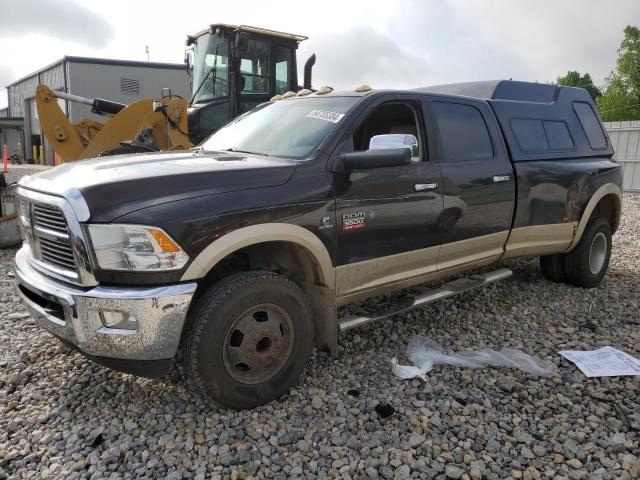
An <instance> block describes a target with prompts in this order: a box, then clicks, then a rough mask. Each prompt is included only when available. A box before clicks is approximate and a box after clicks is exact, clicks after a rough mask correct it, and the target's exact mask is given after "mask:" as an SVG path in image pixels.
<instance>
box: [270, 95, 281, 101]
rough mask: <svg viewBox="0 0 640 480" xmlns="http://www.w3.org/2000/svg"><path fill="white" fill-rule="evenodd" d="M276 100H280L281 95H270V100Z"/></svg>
mask: <svg viewBox="0 0 640 480" xmlns="http://www.w3.org/2000/svg"><path fill="white" fill-rule="evenodd" d="M278 100H282V95H274V96H273V97H271V101H272V102H277V101H278Z"/></svg>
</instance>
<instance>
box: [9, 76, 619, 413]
mask: <svg viewBox="0 0 640 480" xmlns="http://www.w3.org/2000/svg"><path fill="white" fill-rule="evenodd" d="M612 155H613V150H612V147H611V143H610V142H609V139H608V138H607V135H606V134H605V131H604V130H603V127H602V123H601V121H600V119H599V117H598V115H597V113H596V111H595V109H594V105H593V102H592V100H591V98H590V96H589V94H588V93H587V92H586V91H585V90H582V89H575V88H566V87H559V86H555V85H543V84H534V83H524V82H514V81H497V82H474V83H465V84H455V85H445V86H438V87H432V88H422V89H417V90H409V91H389V90H381V91H377V90H371V89H370V88H368V87H364V86H363V87H360V88H358V89H356V90H355V91H350V92H333V91H331V89H330V88H322V89H320V90H318V91H317V92H310V91H308V90H307V91H301V92H299V93H298V94H294V93H292V92H291V93H289V94H286V95H284V98H281V97H278V98H274V99H273V100H272V101H271V102H268V103H266V104H263V105H261V106H259V107H257V108H255V109H254V110H252V111H250V112H249V113H246V114H244V115H243V116H241V117H239V118H237V119H236V120H234V121H233V122H231V123H229V124H228V125H227V126H225V127H224V128H222V129H221V130H219V131H218V132H217V133H215V134H214V135H212V136H211V137H209V138H208V139H207V140H205V141H204V142H203V143H202V144H201V145H200V146H198V147H196V148H194V149H192V150H190V151H186V152H173V153H159V154H158V153H152V154H142V155H129V156H121V157H112V158H100V159H95V160H89V161H85V162H80V163H75V164H66V165H63V166H60V167H57V168H54V169H52V170H49V171H46V172H42V173H39V174H37V175H34V176H31V177H28V178H24V179H23V180H22V181H21V182H20V185H19V187H18V197H19V202H18V203H19V219H20V223H21V229H22V234H23V237H24V243H23V246H22V248H21V249H20V250H19V251H18V253H17V255H16V279H17V287H18V292H19V294H20V296H21V297H22V299H23V300H24V302H25V303H26V305H27V306H28V308H29V309H30V311H31V312H32V313H33V315H34V318H38V319H39V322H40V323H41V324H42V326H43V327H44V328H46V329H47V330H49V331H50V332H52V333H53V334H55V335H56V336H58V337H59V338H61V339H62V340H64V341H66V342H68V343H70V344H72V345H73V346H75V347H76V348H77V349H78V350H80V351H81V352H82V353H83V354H85V355H87V356H88V357H90V358H92V359H94V360H95V361H97V362H100V363H102V364H104V365H107V366H109V367H111V368H115V369H118V370H121V371H125V372H131V373H134V374H138V375H143V376H161V375H164V374H166V373H167V372H168V371H169V370H170V369H171V368H172V367H173V366H174V364H176V365H177V366H180V365H181V366H182V367H181V368H183V369H184V372H185V374H186V376H187V378H188V379H190V381H191V382H192V383H193V384H194V385H195V386H196V387H197V388H199V389H200V390H201V391H202V392H204V393H205V394H206V395H207V396H208V397H209V398H211V399H213V400H215V401H218V402H220V403H222V404H224V405H227V406H231V407H235V408H247V407H251V406H254V405H257V404H261V403H264V402H267V401H269V400H272V399H275V398H277V397H278V396H280V395H282V394H283V393H285V392H286V391H287V390H288V388H289V387H290V386H291V385H293V384H294V383H295V382H296V381H297V380H298V378H299V376H300V375H301V373H302V371H303V369H304V368H305V364H306V362H307V359H308V357H309V355H310V354H311V351H312V349H313V348H314V346H315V347H318V348H327V349H329V350H330V351H333V352H335V351H336V346H337V336H338V333H339V332H340V331H342V330H346V329H349V328H353V327H356V326H358V325H362V324H365V323H368V322H370V321H372V320H376V319H378V318H383V317H385V316H388V315H391V314H396V313H398V312H402V311H405V310H407V309H409V308H413V307H416V306H419V305H423V304H425V303H427V302H430V301H434V300H437V299H441V298H446V297H448V296H451V295H454V294H457V293H460V292H463V291H465V290H468V289H470V288H474V287H477V286H480V285H484V284H486V283H489V282H492V281H495V280H499V279H501V278H506V277H507V276H509V275H510V273H511V272H510V271H509V270H508V269H504V268H501V269H497V270H494V271H489V273H482V274H477V273H475V274H473V273H470V274H469V275H468V276H467V277H463V278H462V279H459V280H455V281H453V282H451V283H448V284H444V285H443V286H441V287H439V288H437V289H433V290H432V291H427V293H425V294H422V295H420V296H417V297H415V298H413V299H412V300H411V299H410V300H409V301H407V300H406V299H405V300H404V301H403V302H402V303H399V304H398V305H394V306H392V307H391V308H390V309H389V310H387V311H384V312H373V313H371V314H370V315H364V316H353V317H348V318H337V316H336V310H337V307H339V306H341V305H345V304H348V303H353V302H356V301H359V300H361V299H364V298H367V297H371V296H374V295H378V294H380V293H384V292H389V291H392V290H396V289H402V288H406V287H409V286H412V285H416V284H420V283H424V282H428V281H432V280H436V279H441V278H443V277H447V276H451V275H454V274H460V273H461V272H466V271H470V270H473V269H476V268H478V267H484V266H487V265H489V264H492V263H494V262H496V261H498V260H501V259H505V258H509V257H514V256H539V257H540V264H541V268H542V272H543V274H544V276H545V277H546V278H547V279H549V280H551V281H554V282H567V283H571V284H573V285H576V286H578V287H586V288H590V287H594V286H596V285H597V284H598V283H599V282H600V281H601V280H602V278H603V276H604V275H605V273H606V270H607V268H608V263H609V257H610V254H611V235H612V234H613V233H614V232H615V231H616V229H617V228H618V224H619V219H620V211H621V198H622V196H621V192H620V184H621V168H620V165H619V164H618V163H616V162H615V161H614V160H612ZM485 271H487V269H484V270H483V272H485Z"/></svg>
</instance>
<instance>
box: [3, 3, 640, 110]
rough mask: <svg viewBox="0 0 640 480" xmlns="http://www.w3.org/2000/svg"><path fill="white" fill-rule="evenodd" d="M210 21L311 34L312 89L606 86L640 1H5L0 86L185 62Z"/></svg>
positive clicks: (636, 21) (638, 16)
mask: <svg viewBox="0 0 640 480" xmlns="http://www.w3.org/2000/svg"><path fill="white" fill-rule="evenodd" d="M211 23H231V24H238V25H239V24H245V25H255V26H260V27H264V28H271V29H274V30H281V31H285V32H290V33H297V34H301V35H305V36H308V37H309V40H307V41H304V42H302V43H301V45H300V48H299V57H298V58H299V60H298V64H299V68H300V69H302V65H303V64H304V61H305V60H306V58H307V57H308V56H309V55H311V54H312V53H316V55H317V61H316V65H315V67H314V74H313V83H314V86H321V85H330V86H333V87H334V88H339V89H351V88H355V87H356V86H358V85H361V84H363V83H366V84H368V85H371V86H372V87H374V88H413V87H421V86H426V85H433V84H438V83H451V82H462V81H472V80H489V79H503V78H513V79H514V80H529V81H540V82H553V81H555V79H556V78H557V77H558V76H559V75H562V74H564V73H566V72H567V71H568V70H578V71H580V72H588V73H590V74H591V76H592V77H593V79H594V81H595V82H596V84H597V85H603V84H604V83H605V79H606V77H607V76H608V75H609V74H610V72H611V71H612V70H613V68H614V67H615V60H616V56H617V53H616V52H617V49H618V47H619V44H620V41H621V39H622V30H623V28H624V27H625V26H626V25H640V0H535V1H532V0H482V1H480V0H396V1H394V0H386V1H385V2H384V3H382V2H371V1H357V0H351V1H346V0H342V1H334V0H323V1H321V2H296V3H290V2H286V3H283V4H280V5H279V4H278V3H277V2H274V1H268V2H267V1H264V0H258V1H254V0H243V1H242V2H235V1H233V0H231V1H225V2H220V1H213V0H191V1H190V0H182V1H179V2H168V1H165V0H155V1H145V0H126V1H125V0H111V1H109V2H104V1H88V0H84V1H82V0H1V1H0V87H4V86H6V85H8V84H9V83H11V82H13V81H15V80H17V79H19V78H20V77H23V76H25V75H28V74H30V73H31V72H33V71H35V70H37V69H39V68H42V67H44V66H46V65H48V64H50V63H53V62H55V61H56V60H58V59H60V58H62V57H63V56H64V55H81V56H93V57H102V58H117V59H126V60H146V59H147V54H146V47H147V46H148V47H149V58H150V60H151V61H157V62H174V63H181V62H182V61H183V58H184V49H185V45H184V40H185V38H186V36H187V35H188V34H193V33H196V32H198V31H200V30H203V29H205V28H207V27H208V25H209V24H211ZM299 78H300V79H302V75H301V74H300V75H299ZM71 93H73V92H71ZM6 104H7V98H6V90H2V91H0V108H3V107H4V106H6Z"/></svg>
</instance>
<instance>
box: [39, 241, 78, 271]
mask: <svg viewBox="0 0 640 480" xmlns="http://www.w3.org/2000/svg"><path fill="white" fill-rule="evenodd" d="M39 240H40V255H41V258H42V261H44V262H49V263H53V264H54V265H57V266H58V267H61V268H66V269H69V270H75V269H76V262H75V259H74V258H73V250H72V249H71V245H70V244H69V243H68V242H59V241H56V240H51V239H48V238H44V237H40V238H39Z"/></svg>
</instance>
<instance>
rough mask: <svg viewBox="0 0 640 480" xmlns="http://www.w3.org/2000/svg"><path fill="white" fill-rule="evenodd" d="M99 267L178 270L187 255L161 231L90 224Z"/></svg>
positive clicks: (138, 227)
mask: <svg viewBox="0 0 640 480" xmlns="http://www.w3.org/2000/svg"><path fill="white" fill-rule="evenodd" d="M89 235H90V236H91V243H92V244H93V252H94V254H95V256H96V259H97V261H98V267H99V268H101V269H104V270H128V271H144V272H148V271H161V270H179V269H181V268H182V267H184V265H185V264H186V263H187V261H188V260H189V256H188V255H187V254H186V253H185V252H184V250H182V248H180V245H178V244H177V243H176V242H174V241H173V239H172V238H171V237H170V236H169V235H167V234H166V233H165V232H164V230H162V229H161V228H156V227H145V226H142V225H89Z"/></svg>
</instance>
